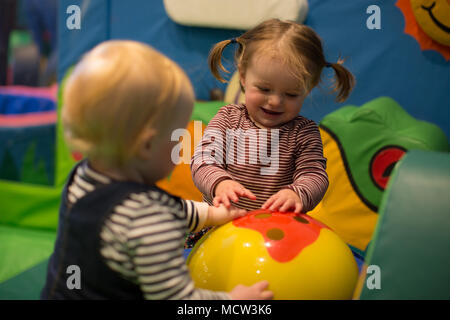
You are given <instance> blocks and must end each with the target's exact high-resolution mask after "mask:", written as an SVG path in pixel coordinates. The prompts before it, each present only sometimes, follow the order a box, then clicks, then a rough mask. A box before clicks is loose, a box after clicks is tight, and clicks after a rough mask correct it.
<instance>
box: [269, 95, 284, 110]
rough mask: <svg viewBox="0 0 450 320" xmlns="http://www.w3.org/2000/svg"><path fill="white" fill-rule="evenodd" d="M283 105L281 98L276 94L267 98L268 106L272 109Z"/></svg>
mask: <svg viewBox="0 0 450 320" xmlns="http://www.w3.org/2000/svg"><path fill="white" fill-rule="evenodd" d="M282 103H283V97H281V96H280V95H278V94H271V95H270V96H269V105H271V106H273V107H278V106H280V105H281V104H282Z"/></svg>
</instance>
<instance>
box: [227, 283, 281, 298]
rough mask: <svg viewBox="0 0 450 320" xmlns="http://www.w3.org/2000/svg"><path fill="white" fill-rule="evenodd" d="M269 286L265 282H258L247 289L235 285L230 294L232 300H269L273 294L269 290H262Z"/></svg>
mask: <svg viewBox="0 0 450 320" xmlns="http://www.w3.org/2000/svg"><path fill="white" fill-rule="evenodd" d="M268 286H269V283H268V282H267V281H260V282H257V283H255V284H254V285H252V286H250V287H247V286H244V285H241V284H239V285H237V286H236V287H234V289H233V290H231V292H230V296H231V299H233V300H271V299H273V293H272V291H269V290H264V289H266V288H267V287H268Z"/></svg>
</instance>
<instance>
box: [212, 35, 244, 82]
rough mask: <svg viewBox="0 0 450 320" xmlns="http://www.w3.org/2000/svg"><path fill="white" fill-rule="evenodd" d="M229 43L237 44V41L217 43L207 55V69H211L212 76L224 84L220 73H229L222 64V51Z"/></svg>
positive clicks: (234, 39)
mask: <svg viewBox="0 0 450 320" xmlns="http://www.w3.org/2000/svg"><path fill="white" fill-rule="evenodd" d="M230 43H239V40H238V39H236V38H233V39H231V40H224V41H221V42H218V43H216V44H215V45H214V47H212V49H211V51H210V53H209V57H208V64H209V68H210V69H211V72H212V74H213V76H214V77H215V78H216V79H217V80H219V81H220V82H226V80H225V79H224V78H223V77H222V75H221V74H220V71H223V72H225V73H230V71H228V70H227V69H225V67H224V66H223V64H222V54H223V50H224V49H225V47H226V46H227V45H229V44H230ZM239 45H240V43H239Z"/></svg>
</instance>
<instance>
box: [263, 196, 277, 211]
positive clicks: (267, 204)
mask: <svg viewBox="0 0 450 320" xmlns="http://www.w3.org/2000/svg"><path fill="white" fill-rule="evenodd" d="M274 201H275V196H271V197H270V198H269V199H267V200H266V202H264V204H263V205H262V207H261V208H262V209H267V208H269V207H270V206H271V205H272V203H273V202H274Z"/></svg>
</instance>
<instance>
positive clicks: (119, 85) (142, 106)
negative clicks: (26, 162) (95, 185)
mask: <svg viewBox="0 0 450 320" xmlns="http://www.w3.org/2000/svg"><path fill="white" fill-rule="evenodd" d="M182 95H184V96H186V95H187V96H188V97H189V98H190V100H191V101H192V103H193V99H194V98H193V95H194V94H193V90H192V86H191V84H190V81H189V79H188V77H187V76H186V74H185V73H184V72H183V71H182V70H181V68H180V67H178V66H177V65H176V64H175V63H174V62H173V61H172V60H170V59H169V58H167V57H165V56H164V55H162V54H161V53H159V52H157V51H156V50H154V49H152V48H151V47H150V46H147V45H145V44H143V43H139V42H135V41H107V42H103V43H101V44H99V45H97V46H96V47H95V48H94V49H92V50H91V51H89V52H88V53H87V54H86V55H85V56H84V57H83V58H82V60H81V61H80V62H79V63H78V64H77V66H76V67H75V69H74V70H73V72H72V74H71V75H70V77H69V78H68V80H67V82H66V84H65V88H64V93H63V109H62V123H63V127H64V134H65V138H66V141H67V142H68V144H69V145H70V146H71V147H72V148H73V149H75V150H77V151H79V152H81V153H83V154H84V155H85V156H87V157H90V158H98V159H102V161H104V162H106V163H108V164H109V165H114V166H122V165H124V164H125V163H126V162H127V161H128V160H129V158H130V157H132V156H133V155H134V153H135V151H136V150H135V149H136V147H137V145H138V143H139V141H140V138H141V135H142V134H143V132H144V129H146V128H154V129H155V130H157V131H158V130H162V129H163V128H164V125H166V123H167V121H170V116H172V117H173V109H174V106H175V105H176V104H177V103H178V101H179V99H180V97H181V96H182Z"/></svg>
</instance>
